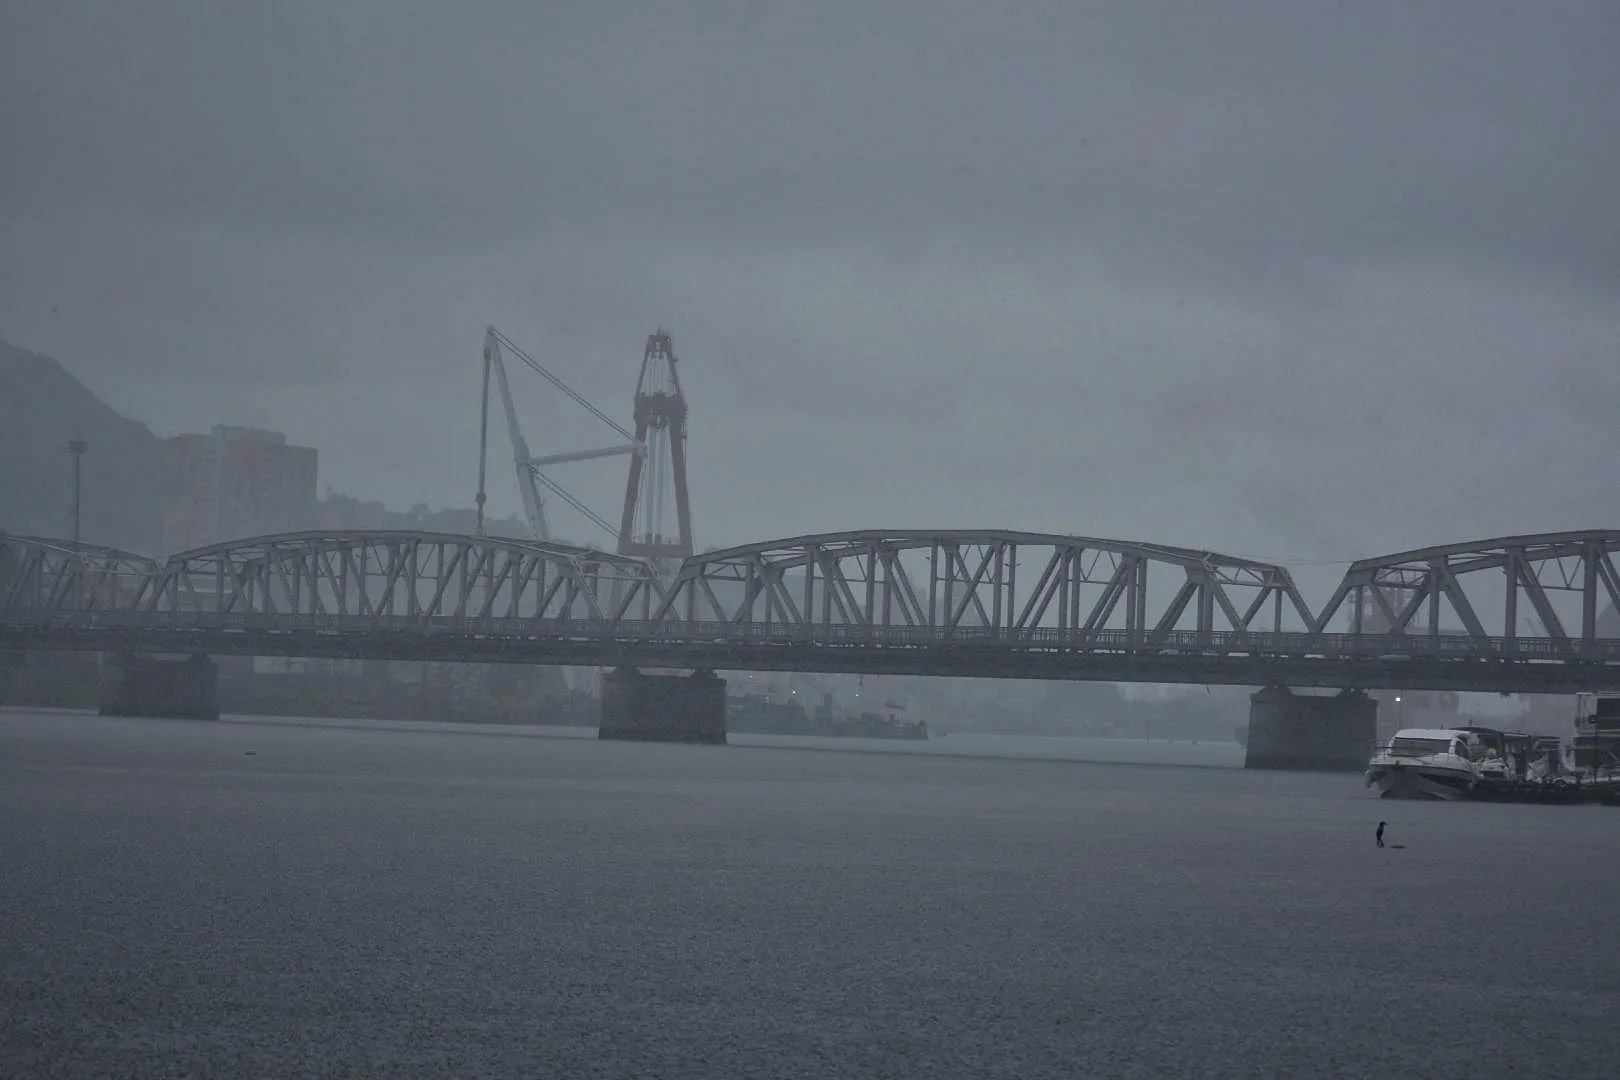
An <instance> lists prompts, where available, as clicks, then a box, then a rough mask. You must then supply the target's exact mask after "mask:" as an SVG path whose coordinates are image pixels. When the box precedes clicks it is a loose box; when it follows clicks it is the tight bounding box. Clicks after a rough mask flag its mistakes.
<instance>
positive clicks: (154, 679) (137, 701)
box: [101, 653, 219, 720]
mask: <svg viewBox="0 0 1620 1080" xmlns="http://www.w3.org/2000/svg"><path fill="white" fill-rule="evenodd" d="M101 715H102V716H154V717H169V718H174V719H180V720H218V719H219V671H218V669H217V668H216V667H215V666H214V662H213V661H212V660H210V659H208V657H206V656H201V655H198V656H193V657H191V659H189V660H158V659H155V658H153V657H150V656H136V655H134V654H132V653H123V654H122V655H120V656H117V657H115V658H113V661H112V664H111V665H110V667H109V669H108V671H107V673H106V675H105V676H104V677H103V681H102V686H101Z"/></svg>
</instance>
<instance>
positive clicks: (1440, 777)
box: [1366, 728, 1482, 799]
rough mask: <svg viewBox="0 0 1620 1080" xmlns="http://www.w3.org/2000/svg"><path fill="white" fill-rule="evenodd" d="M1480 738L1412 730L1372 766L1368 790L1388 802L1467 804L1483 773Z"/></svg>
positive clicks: (1456, 732) (1380, 753) (1455, 730)
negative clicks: (1455, 801)
mask: <svg viewBox="0 0 1620 1080" xmlns="http://www.w3.org/2000/svg"><path fill="white" fill-rule="evenodd" d="M1479 742H1480V740H1479V736H1478V735H1477V734H1475V733H1474V732H1472V731H1467V730H1462V729H1458V728H1406V729H1403V730H1401V731H1397V732H1396V733H1395V737H1394V738H1393V739H1391V740H1390V742H1389V745H1388V746H1384V747H1380V748H1379V750H1378V752H1377V753H1376V754H1374V755H1373V757H1372V760H1371V761H1370V762H1368V763H1367V772H1366V782H1367V786H1368V787H1372V786H1373V785H1374V784H1377V785H1378V788H1379V793H1380V794H1381V795H1382V796H1383V797H1384V798H1386V799H1400V798H1405V799H1464V798H1467V797H1468V795H1469V793H1470V792H1472V791H1473V789H1474V787H1475V785H1477V784H1478V783H1479V782H1480V780H1481V778H1482V774H1481V772H1480V768H1481V761H1480V758H1481V757H1482V755H1481V753H1480V747H1479Z"/></svg>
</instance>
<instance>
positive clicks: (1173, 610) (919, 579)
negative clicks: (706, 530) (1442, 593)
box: [654, 531, 1312, 645]
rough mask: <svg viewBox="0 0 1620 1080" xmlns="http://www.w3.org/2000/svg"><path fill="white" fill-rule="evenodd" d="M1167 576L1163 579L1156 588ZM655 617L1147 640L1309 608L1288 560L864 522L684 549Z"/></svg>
mask: <svg viewBox="0 0 1620 1080" xmlns="http://www.w3.org/2000/svg"><path fill="white" fill-rule="evenodd" d="M1155 568H1157V570H1156V571H1155V572H1153V573H1152V574H1151V575H1150V571H1153V570H1154V569H1155ZM1161 577H1168V579H1169V580H1168V581H1167V582H1166V583H1165V585H1164V586H1163V587H1160V588H1157V589H1155V588H1153V587H1152V586H1154V585H1157V584H1159V578H1161ZM654 618H657V619H675V620H680V621H684V622H716V623H723V624H729V625H758V626H776V627H781V628H783V629H788V630H791V629H798V630H805V629H810V628H813V627H818V626H819V627H843V628H872V629H881V628H889V627H918V628H929V629H931V630H933V631H935V632H936V633H937V634H939V635H940V636H941V637H942V638H949V637H950V636H953V635H966V634H971V635H973V636H975V637H980V638H983V637H985V636H987V635H992V634H993V635H995V636H1000V637H1005V638H1006V639H1007V640H1010V641H1016V640H1019V639H1021V638H1022V639H1028V640H1033V639H1034V638H1035V637H1036V636H1039V637H1040V638H1041V639H1043V640H1048V641H1052V640H1062V641H1071V642H1074V643H1082V642H1084V641H1086V640H1087V639H1088V638H1094V637H1096V636H1097V635H1099V634H1104V633H1112V632H1119V631H1123V632H1125V633H1126V634H1127V635H1130V636H1131V637H1132V638H1133V639H1134V640H1137V641H1139V642H1141V643H1142V644H1145V645H1151V644H1153V643H1154V642H1159V641H1164V640H1166V639H1167V638H1168V635H1170V634H1172V633H1178V632H1179V633H1192V634H1194V635H1202V636H1203V637H1204V638H1206V639H1207V638H1208V637H1209V635H1211V634H1215V633H1221V632H1224V633H1234V634H1238V635H1245V634H1250V633H1253V632H1256V631H1262V632H1263V631H1268V630H1269V631H1271V632H1278V631H1281V630H1283V629H1285V628H1287V627H1290V626H1293V627H1298V628H1300V629H1303V628H1305V627H1307V626H1309V625H1310V623H1311V620H1312V615H1311V612H1310V610H1309V608H1307V607H1306V605H1305V601H1304V599H1303V598H1302V597H1301V596H1300V594H1299V590H1298V589H1297V588H1295V586H1294V582H1293V579H1292V577H1291V576H1290V575H1289V573H1288V571H1287V570H1286V569H1284V568H1283V567H1280V566H1275V565H1272V564H1270V563H1262V562H1255V561H1253V560H1249V559H1239V558H1234V557H1232V556H1228V555H1220V554H1217V553H1215V552H1210V551H1192V550H1188V549H1185V548H1175V547H1166V546H1163V545H1154V544H1140V543H1128V542H1123V541H1118V540H1099V539H1095V538H1089V537H1077V536H1056V535H1049V534H1044V533H1023V532H1003V531H989V532H977V531H976V532H930V533H900V532H883V531H871V532H850V533H829V534H824V535H819V536H801V537H794V538H792V539H786V540H776V541H771V542H767V543H763V544H751V545H748V546H746V547H737V548H730V549H727V550H724V551H716V552H710V553H707V554H704V555H700V556H696V557H693V558H691V559H688V560H687V561H686V563H685V564H684V565H683V566H682V568H681V570H680V572H679V574H678V575H677V576H676V577H675V580H674V581H673V582H672V583H671V587H670V590H669V593H668V595H667V596H666V597H665V599H664V603H663V606H662V607H661V608H660V609H659V610H658V611H657V613H656V614H655V616H654Z"/></svg>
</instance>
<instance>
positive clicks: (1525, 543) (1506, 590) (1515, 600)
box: [1313, 529, 1620, 658]
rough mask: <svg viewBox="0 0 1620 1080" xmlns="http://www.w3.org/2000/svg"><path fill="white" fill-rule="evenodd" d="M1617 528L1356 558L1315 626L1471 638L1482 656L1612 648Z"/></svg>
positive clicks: (1363, 634) (1618, 600)
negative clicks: (1606, 615)
mask: <svg viewBox="0 0 1620 1080" xmlns="http://www.w3.org/2000/svg"><path fill="white" fill-rule="evenodd" d="M1616 552H1620V530H1603V529H1594V530H1587V531H1583V532H1568V533H1539V534H1534V535H1526V536H1506V537H1498V538H1496V539H1492V540H1480V541H1472V542H1469V543H1463V544H1453V545H1448V546H1444V547H1433V548H1423V549H1418V550H1414V551H1406V552H1400V553H1398V554H1394V555H1385V556H1381V557H1378V558H1373V559H1363V560H1361V561H1359V562H1356V563H1353V564H1351V566H1350V569H1349V570H1348V571H1347V572H1346V573H1345V576H1344V579H1343V580H1342V581H1341V582H1340V583H1339V587H1338V588H1337V589H1336V590H1335V591H1334V593H1333V596H1332V598H1331V599H1330V600H1329V601H1328V603H1327V605H1326V606H1325V607H1323V609H1322V611H1321V613H1320V614H1319V615H1318V616H1317V619H1316V622H1315V624H1314V626H1313V629H1314V630H1315V631H1316V632H1319V633H1320V632H1324V631H1326V630H1327V629H1328V628H1329V627H1330V626H1332V624H1334V623H1335V622H1338V623H1340V624H1342V625H1343V626H1344V627H1345V629H1347V630H1348V631H1349V632H1350V633H1351V634H1352V635H1354V636H1355V637H1357V638H1366V639H1376V638H1379V637H1383V638H1386V639H1391V640H1393V639H1411V638H1414V637H1417V638H1423V637H1427V638H1430V639H1439V638H1446V639H1452V640H1454V641H1457V642H1459V643H1461V642H1467V643H1469V645H1470V646H1471V647H1472V649H1473V650H1474V651H1475V652H1476V654H1477V655H1479V656H1481V657H1489V656H1497V657H1506V658H1511V657H1512V656H1514V655H1516V654H1521V653H1524V652H1526V651H1530V650H1534V651H1537V652H1541V653H1550V654H1552V655H1562V656H1574V655H1578V654H1585V655H1596V654H1597V653H1599V652H1602V653H1605V654H1606V653H1607V652H1609V651H1611V650H1612V647H1613V645H1614V644H1615V642H1614V641H1613V640H1612V639H1613V638H1614V637H1615V636H1616V633H1615V631H1614V630H1612V629H1611V630H1609V632H1608V634H1607V635H1605V634H1604V633H1603V632H1602V631H1603V629H1604V628H1603V627H1602V626H1601V625H1600V623H1601V621H1602V618H1603V616H1602V613H1603V611H1604V610H1605V609H1610V608H1614V607H1620V571H1617V569H1616V565H1615V554H1616Z"/></svg>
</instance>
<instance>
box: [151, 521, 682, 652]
mask: <svg viewBox="0 0 1620 1080" xmlns="http://www.w3.org/2000/svg"><path fill="white" fill-rule="evenodd" d="M661 599H662V594H661V590H660V587H659V584H658V581H657V577H656V575H655V573H654V571H653V568H652V566H651V565H650V564H649V563H647V562H646V561H645V560H641V559H634V558H626V557H624V556H621V555H614V554H608V553H606V552H601V551H595V550H591V549H586V548H576V547H570V546H567V545H561V544H549V543H541V542H535V541H524V540H511V539H505V538H500V537H475V536H460V535H451V534H443V533H430V532H406V531H392V530H386V531H385V530H378V531H357V532H336V533H334V532H302V533H286V534H281V535H275V536H264V537H257V538H254V539H252V540H245V541H239V542H235V543H227V544H220V545H216V546H213V547H207V548H199V549H197V550H194V551H187V552H182V553H180V554H178V555H174V556H171V557H170V558H169V559H168V560H167V561H165V562H164V563H163V564H162V565H161V566H160V567H158V568H157V569H156V571H155V572H154V574H153V575H152V578H151V581H150V584H149V586H148V587H147V588H146V589H145V590H144V592H143V593H142V595H141V597H140V601H139V603H138V604H137V605H136V606H135V610H139V611H147V612H152V613H160V614H169V615H181V614H185V613H196V614H199V615H201V614H220V615H233V616H306V617H309V618H311V619H315V620H320V619H323V618H324V619H331V620H333V621H334V625H337V624H338V623H341V622H344V621H349V620H353V619H361V620H366V619H372V620H386V621H388V622H389V623H390V624H392V625H398V624H399V623H400V622H401V621H411V620H417V621H421V622H423V623H433V622H442V623H452V622H453V623H454V624H456V625H457V626H459V627H461V628H463V629H474V630H476V628H477V625H478V624H481V623H483V624H489V625H494V624H496V623H497V622H499V623H500V624H502V625H507V624H509V623H510V622H511V621H513V620H527V621H541V620H544V621H547V622H557V621H569V620H586V621H590V622H592V623H599V622H602V621H604V620H606V621H610V622H611V621H613V620H617V619H620V618H635V617H637V616H638V615H639V616H640V617H642V618H645V617H646V616H647V615H648V614H649V613H650V612H651V610H652V609H653V608H655V607H656V606H657V605H658V604H659V603H660V601H661Z"/></svg>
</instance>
